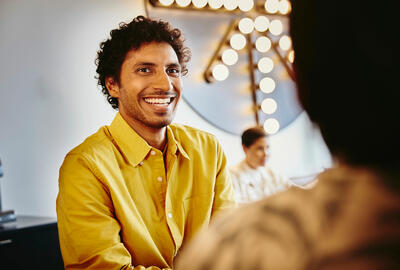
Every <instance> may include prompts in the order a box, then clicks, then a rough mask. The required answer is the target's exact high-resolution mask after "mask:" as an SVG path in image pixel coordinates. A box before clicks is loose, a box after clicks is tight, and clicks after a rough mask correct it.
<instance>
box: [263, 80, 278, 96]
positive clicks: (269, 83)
mask: <svg viewBox="0 0 400 270" xmlns="http://www.w3.org/2000/svg"><path fill="white" fill-rule="evenodd" d="M260 89H261V91H262V92H264V93H266V94H269V93H272V92H273V91H274V90H275V81H274V80H273V79H271V78H269V77H265V78H263V79H261V81H260Z"/></svg>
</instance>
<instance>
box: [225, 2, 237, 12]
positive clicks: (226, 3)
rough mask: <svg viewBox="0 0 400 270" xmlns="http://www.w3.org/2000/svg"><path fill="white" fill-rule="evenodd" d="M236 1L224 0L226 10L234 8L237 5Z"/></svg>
mask: <svg viewBox="0 0 400 270" xmlns="http://www.w3.org/2000/svg"><path fill="white" fill-rule="evenodd" d="M238 4H239V3H238V1H237V0H224V8H226V9H227V10H234V9H236V8H237V7H238Z"/></svg>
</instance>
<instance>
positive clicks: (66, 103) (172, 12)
mask: <svg viewBox="0 0 400 270" xmlns="http://www.w3.org/2000/svg"><path fill="white" fill-rule="evenodd" d="M167 2H170V3H163V5H164V7H157V6H154V5H150V3H149V2H148V1H144V0H114V1H109V0H79V1H78V0H69V1H61V0H35V1H32V0H2V1H1V2H0V35H1V39H0V59H1V61H0V82H1V89H0V91H1V98H0V159H1V161H2V169H3V172H4V175H3V177H2V178H1V179H0V185H1V200H2V206H3V209H13V210H15V212H16V213H17V214H19V215H34V216H47V217H55V216H56V213H55V200H56V196H57V192H58V170H59V167H60V165H61V163H62V161H63V159H64V157H65V155H66V154H67V152H68V151H69V150H71V149H72V148H73V147H75V146H76V145H78V144H79V143H81V142H82V141H83V140H84V139H85V138H86V137H88V136H89V135H90V134H92V133H94V132H96V131H97V130H98V129H99V128H100V126H102V125H108V124H110V122H111V121H112V119H113V117H114V115H115V113H116V111H114V110H113V109H112V108H111V106H110V105H109V104H108V103H107V102H106V100H105V98H104V96H103V95H102V93H101V90H100V88H99V87H98V86H97V81H96V79H95V75H96V73H95V69H96V66H95V58H96V52H97V50H98V48H99V43H100V42H101V41H103V40H104V39H106V38H107V37H108V36H109V32H110V30H111V29H114V28H116V27H117V26H118V24H119V23H120V22H123V21H124V22H129V21H130V20H131V19H132V18H133V17H136V16H137V15H146V14H147V15H149V16H150V17H152V18H162V19H165V20H168V21H170V22H171V23H172V25H173V26H175V27H178V28H180V29H181V30H182V31H183V33H184V35H185V37H186V39H187V45H188V46H189V47H190V48H191V49H192V54H193V58H192V62H191V63H190V65H189V74H188V75H187V76H186V77H185V78H184V89H185V90H184V98H183V100H182V101H181V104H180V105H179V107H178V110H177V113H176V117H175V122H177V123H183V124H187V125H190V126H194V127H196V128H199V129H202V130H205V131H208V132H210V133H212V134H215V135H216V136H217V138H218V140H219V141H220V143H221V144H222V147H223V148H224V150H225V153H226V156H227V159H228V165H229V166H230V165H233V164H235V163H237V162H239V161H240V160H242V159H243V156H244V154H243V151H242V148H241V142H240V136H239V135H240V133H241V131H242V130H244V129H245V128H248V127H250V126H253V125H255V124H257V120H258V124H260V125H264V127H266V128H271V126H270V125H268V124H265V123H266V121H267V120H268V119H272V118H273V119H275V120H276V122H274V123H278V126H276V125H272V130H270V131H271V132H270V133H271V134H272V135H271V137H270V144H271V158H270V160H269V164H270V166H271V167H273V168H275V169H276V170H279V171H280V172H281V173H282V174H284V175H285V176H287V177H298V176H306V175H309V174H314V173H317V172H319V171H321V170H323V169H324V168H327V167H330V166H331V165H332V159H331V155H330V153H329V151H328V150H327V148H326V145H325V143H324V141H323V139H322V138H321V135H320V132H319V130H318V129H317V128H316V127H314V126H313V125H312V124H311V122H310V121H309V118H308V116H307V114H306V113H305V112H304V111H303V110H302V109H301V107H300V105H299V104H298V102H297V100H296V95H295V89H294V84H293V81H292V79H291V77H290V75H289V74H288V72H287V70H286V69H285V67H284V66H283V65H282V63H281V64H280V61H281V60H282V59H280V58H279V56H278V55H277V52H279V51H281V52H282V50H281V49H279V48H278V49H277V50H276V51H274V50H272V49H273V48H272V49H271V50H270V51H269V52H265V50H264V51H263V49H262V48H261V49H260V48H255V49H257V50H254V55H253V57H254V59H253V62H254V63H253V65H252V67H251V68H250V69H249V68H248V67H249V58H248V54H246V49H245V48H243V49H240V48H239V49H238V50H236V51H237V56H238V57H237V58H238V59H237V61H236V62H235V64H232V65H226V64H225V66H228V75H226V74H225V73H224V72H226V69H224V72H222V73H223V74H222V77H226V78H224V79H223V80H222V78H221V77H219V78H215V77H218V76H221V75H218V74H217V73H213V68H214V67H215V66H216V65H218V64H220V63H219V62H220V54H222V53H223V52H224V51H225V50H226V49H229V47H227V46H226V42H225V41H224V37H226V38H227V40H226V41H227V42H230V38H231V37H232V35H234V34H235V33H236V32H238V31H236V30H237V29H236V28H232V29H233V30H232V31H231V32H229V33H228V30H229V29H230V28H229V27H230V26H231V25H232V22H233V20H237V22H239V21H240V20H241V19H243V18H247V17H249V18H253V19H254V18H256V17H257V16H259V15H260V14H259V13H260V12H258V11H255V9H254V8H253V9H251V10H250V11H248V12H247V11H242V12H238V13H226V12H225V13H224V12H217V11H207V10H205V11H201V10H193V7H194V3H195V1H193V2H191V1H188V4H186V3H185V1H183V2H182V1H180V4H182V3H183V4H182V6H184V5H186V6H187V7H192V9H191V10H189V9H187V10H186V9H183V8H172V7H173V6H174V5H175V7H176V6H177V3H174V1H167ZM178 2H179V1H178ZM186 2H187V1H186ZM197 2H199V1H197ZM214 2H215V1H214ZM214 2H213V3H214ZM217 2H218V1H217ZM220 2H221V3H222V4H221V5H223V3H224V2H223V1H220ZM239 2H240V1H239ZM252 2H253V1H252ZM259 2H263V4H264V2H265V0H264V1H255V2H253V3H255V5H257V4H259ZM153 4H154V1H153ZM167 4H170V5H171V6H170V7H171V8H169V7H168V5H167ZM206 4H207V3H206ZM210 4H211V3H209V4H207V6H206V7H210V6H211V5H210ZM217 4H218V3H217ZM221 8H223V6H221ZM214 9H215V10H217V9H218V8H214ZM277 14H278V13H277ZM267 17H268V18H269V19H270V20H271V22H272V21H273V20H274V19H275V17H277V18H278V19H279V20H280V21H281V23H282V26H283V29H282V31H281V32H279V33H276V35H273V37H272V38H271V41H272V44H278V43H279V40H280V38H281V37H282V36H284V35H285V36H287V35H288V29H287V20H286V18H285V16H279V14H278V15H276V16H275V17H274V16H267ZM234 26H235V25H234ZM235 29H236V30H235ZM259 32H260V31H259ZM227 33H228V34H227ZM271 33H272V32H271ZM253 38H254V41H257V39H258V37H257V36H256V35H255V34H254V36H253ZM248 42H249V40H248ZM261 45H262V44H261ZM231 46H232V44H231ZM233 46H235V45H233ZM272 47H273V45H272ZM218 48H220V50H218ZM275 49H276V48H275ZM216 52H218V53H219V54H218V53H216ZM289 52H290V50H289V51H288V53H289ZM282 53H283V52H282ZM216 54H217V55H216ZM214 56H215V57H214ZM264 57H268V58H270V59H271V60H272V61H273V63H274V69H273V70H271V71H268V72H264V73H263V72H259V71H260V70H259V69H260V68H259V67H258V68H259V69H258V70H257V69H253V66H255V65H256V64H257V63H258V62H259V61H260V60H261V59H262V58H264ZM222 69H223V68H222ZM207 71H209V72H208V73H207ZM264 71H265V70H264ZM205 73H206V75H207V76H209V77H208V79H209V80H210V81H211V83H208V82H206V80H205V78H204V77H205V76H204V75H205ZM210 74H211V75H210ZM212 74H214V77H213V76H212ZM224 74H225V75H226V76H225V75H224ZM251 75H253V77H252V76H251ZM207 76H206V77H207ZM265 77H269V78H270V79H272V80H274V84H275V88H274V89H273V92H272V91H269V90H268V89H261V88H262V87H261V83H260V82H261V80H262V79H263V78H265ZM258 88H260V89H261V91H259V90H257V89H258ZM253 91H254V92H253ZM253 93H255V96H253ZM268 98H269V99H273V100H274V101H275V102H276V104H277V106H275V107H277V108H275V109H274V110H268V109H265V108H264V110H262V108H261V105H262V102H263V100H265V99H268ZM269 108H270V107H269ZM264 111H266V112H267V113H265V112H264ZM256 115H257V116H256ZM268 123H270V122H268Z"/></svg>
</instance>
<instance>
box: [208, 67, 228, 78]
mask: <svg viewBox="0 0 400 270" xmlns="http://www.w3.org/2000/svg"><path fill="white" fill-rule="evenodd" d="M212 75H213V77H214V78H215V79H216V80H217V81H223V80H225V79H226V78H228V76H229V70H228V68H227V67H226V66H225V65H223V64H218V65H215V66H214V68H213V70H212Z"/></svg>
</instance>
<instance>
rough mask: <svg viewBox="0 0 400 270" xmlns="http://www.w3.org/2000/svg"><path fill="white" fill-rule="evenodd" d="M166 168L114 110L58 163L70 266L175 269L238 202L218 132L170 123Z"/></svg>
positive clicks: (64, 248)
mask: <svg viewBox="0 0 400 270" xmlns="http://www.w3.org/2000/svg"><path fill="white" fill-rule="evenodd" d="M167 138H168V147H167V153H166V155H167V163H166V164H167V168H165V167H164V159H163V155H162V153H161V151H159V150H157V149H155V148H152V147H151V146H149V145H148V144H147V143H146V141H145V140H143V139H142V138H141V137H140V136H139V135H138V134H137V133H136V132H135V131H134V130H133V129H132V128H131V127H130V126H129V125H128V124H127V123H126V122H125V120H124V119H123V118H122V117H121V115H120V114H119V113H117V115H116V117H115V119H114V121H113V122H112V124H111V125H110V126H105V127H102V128H101V129H100V130H99V131H98V132H96V133H95V134H93V135H92V136H90V137H89V138H87V139H86V140H85V141H84V142H83V143H82V144H81V145H79V146H78V147H76V148H74V149H73V150H72V151H71V152H69V153H68V155H67V156H66V158H65V160H64V163H63V164H62V166H61V168H60V177H59V193H58V196H57V217H58V229H59V236H60V245H61V251H62V255H63V259H64V264H65V266H66V269H69V270H72V269H107V270H111V269H118V270H120V269H170V268H172V267H173V258H174V257H175V255H176V253H177V252H178V250H179V248H180V247H181V246H182V245H184V244H185V243H187V242H188V241H189V240H190V239H191V238H192V237H193V235H194V234H195V233H196V232H198V231H199V230H200V229H202V228H204V227H205V226H207V225H208V224H209V222H210V219H211V218H212V217H214V216H215V214H216V213H217V212H219V211H220V210H224V209H229V208H232V207H234V205H235V202H234V193H233V189H232V184H231V182H230V178H229V176H228V172H227V168H226V158H225V155H224V153H223V151H222V149H221V147H220V145H219V144H218V142H217V140H216V139H215V137H214V136H213V135H210V134H208V133H206V132H203V131H199V130H197V129H194V128H191V127H187V126H182V125H176V124H172V125H170V126H168V127H167Z"/></svg>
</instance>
